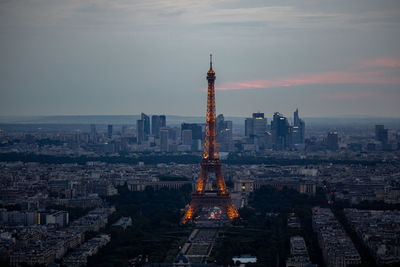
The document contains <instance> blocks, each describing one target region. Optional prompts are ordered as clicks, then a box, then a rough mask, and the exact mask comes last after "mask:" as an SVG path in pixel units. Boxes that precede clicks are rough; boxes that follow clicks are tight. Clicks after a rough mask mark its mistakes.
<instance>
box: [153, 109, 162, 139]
mask: <svg viewBox="0 0 400 267" xmlns="http://www.w3.org/2000/svg"><path fill="white" fill-rule="evenodd" d="M151 134H152V135H153V136H154V137H155V138H159V137H160V116H158V115H153V116H151Z"/></svg>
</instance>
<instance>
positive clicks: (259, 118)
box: [253, 112, 267, 136]
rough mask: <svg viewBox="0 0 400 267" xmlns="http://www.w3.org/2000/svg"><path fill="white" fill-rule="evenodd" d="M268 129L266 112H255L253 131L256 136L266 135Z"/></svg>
mask: <svg viewBox="0 0 400 267" xmlns="http://www.w3.org/2000/svg"><path fill="white" fill-rule="evenodd" d="M266 131H267V119H266V118H264V113H259V112H258V113H253V132H254V135H256V136H264V135H265V133H266Z"/></svg>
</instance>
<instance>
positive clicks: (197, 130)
mask: <svg viewBox="0 0 400 267" xmlns="http://www.w3.org/2000/svg"><path fill="white" fill-rule="evenodd" d="M184 130H192V139H193V140H201V139H202V131H201V125H200V124H197V123H182V124H181V138H183V136H182V133H183V131H184Z"/></svg>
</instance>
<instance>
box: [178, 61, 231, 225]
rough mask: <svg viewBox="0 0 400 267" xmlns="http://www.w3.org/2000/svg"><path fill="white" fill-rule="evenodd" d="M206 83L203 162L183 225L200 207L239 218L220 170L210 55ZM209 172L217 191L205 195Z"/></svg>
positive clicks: (213, 75)
mask: <svg viewBox="0 0 400 267" xmlns="http://www.w3.org/2000/svg"><path fill="white" fill-rule="evenodd" d="M207 81H208V94H207V123H206V137H205V141H204V152H203V160H202V162H201V171H200V176H199V179H198V181H197V185H196V190H195V192H193V193H192V201H191V203H190V205H189V206H188V208H187V210H186V213H185V215H184V216H183V218H182V223H184V224H185V223H187V222H190V221H192V219H193V216H194V214H195V213H196V211H197V210H199V209H200V208H202V207H212V206H217V207H220V208H221V209H222V210H223V211H225V213H226V214H227V215H228V217H229V219H230V220H233V219H234V218H237V217H239V213H238V211H237V209H236V207H235V206H234V205H233V204H232V200H231V195H230V193H229V192H228V190H227V189H226V184H225V179H224V175H223V174H222V170H221V162H220V160H219V151H218V142H217V127H216V112H215V88H214V83H215V72H214V70H213V68H212V55H210V70H209V71H208V72H207ZM211 172H213V173H214V174H215V178H216V182H217V190H216V191H212V192H208V193H209V194H205V185H206V182H207V178H208V174H209V173H211Z"/></svg>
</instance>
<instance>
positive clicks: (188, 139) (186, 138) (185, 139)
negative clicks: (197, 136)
mask: <svg viewBox="0 0 400 267" xmlns="http://www.w3.org/2000/svg"><path fill="white" fill-rule="evenodd" d="M192 140H193V139H192V130H183V131H182V144H183V145H188V146H191V145H192Z"/></svg>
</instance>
